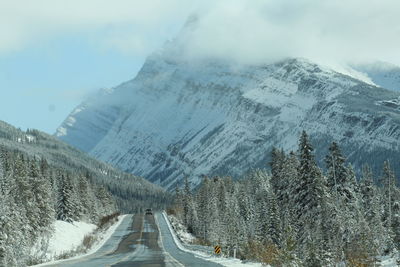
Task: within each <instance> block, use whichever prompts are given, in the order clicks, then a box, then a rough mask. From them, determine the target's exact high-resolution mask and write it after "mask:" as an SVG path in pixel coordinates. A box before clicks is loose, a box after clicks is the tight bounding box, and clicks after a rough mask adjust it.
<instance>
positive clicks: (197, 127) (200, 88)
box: [56, 51, 400, 188]
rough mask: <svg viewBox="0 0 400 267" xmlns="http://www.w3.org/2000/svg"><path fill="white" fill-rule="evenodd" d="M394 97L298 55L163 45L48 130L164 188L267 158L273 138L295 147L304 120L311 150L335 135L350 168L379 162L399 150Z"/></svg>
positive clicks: (399, 119)
mask: <svg viewBox="0 0 400 267" xmlns="http://www.w3.org/2000/svg"><path fill="white" fill-rule="evenodd" d="M166 55H168V56H166ZM175 58H176V57H175ZM399 97H400V93H398V92H395V91H390V90H386V89H383V88H381V87H378V86H373V85H371V84H367V83H365V82H362V81H361V80H357V79H354V78H352V77H350V76H346V75H343V74H340V73H338V72H335V71H334V70H331V69H328V68H324V67H321V66H319V65H317V64H314V63H312V62H309V61H307V60H305V59H286V60H283V61H280V62H277V63H274V64H267V65H258V66H240V67H238V66H236V65H233V64H228V63H226V62H225V63H223V62H220V61H210V60H204V61H197V62H190V63H189V62H187V61H184V60H179V59H172V58H171V56H170V54H169V53H166V51H163V52H160V53H157V54H153V55H152V56H150V57H149V58H148V59H147V60H146V62H145V64H144V66H143V67H142V69H141V70H140V72H139V73H138V75H137V76H136V77H135V78H134V79H133V80H131V81H128V82H126V83H123V84H121V85H120V86H117V87H115V88H113V89H112V90H108V91H102V92H100V93H99V94H98V95H97V96H96V97H92V98H91V99H88V100H87V101H85V102H84V103H82V104H81V105H79V106H78V107H77V108H76V109H75V110H74V111H73V112H72V113H71V114H70V116H69V117H68V118H67V119H66V120H65V121H64V123H63V124H62V125H61V126H60V127H59V129H58V130H57V133H56V135H57V136H58V137H59V138H60V139H62V140H64V141H66V142H67V143H69V144H72V145H74V146H76V147H78V148H80V149H82V150H84V151H87V152H89V153H90V154H91V155H93V156H95V157H96V158H98V159H100V160H104V161H106V162H109V163H111V164H113V165H115V166H117V167H119V168H121V169H123V170H126V171H129V172H131V173H134V174H135V175H139V176H143V177H145V178H147V179H149V180H150V181H152V182H155V183H158V184H161V185H162V186H164V187H166V188H172V187H174V185H175V183H177V182H178V181H180V180H181V179H183V177H184V176H189V177H190V178H191V181H192V182H193V184H197V183H198V182H199V181H200V177H201V176H202V175H217V174H220V175H232V176H238V175H242V174H244V173H245V172H247V171H248V170H249V169H252V168H256V167H265V166H266V164H267V162H268V158H269V152H270V150H271V148H272V146H277V147H282V148H284V149H286V150H296V149H297V140H298V137H299V134H300V132H301V131H302V130H303V129H304V130H306V131H307V132H308V133H309V134H310V135H311V138H312V141H313V143H314V145H315V147H316V153H317V154H320V155H323V154H325V153H326V152H327V146H328V145H329V143H330V142H331V141H333V140H336V141H338V142H339V143H340V145H341V147H342V148H343V150H344V151H345V153H346V154H347V155H348V157H349V161H350V162H352V163H353V164H354V165H355V167H356V169H357V168H360V167H361V166H360V165H361V164H363V163H370V164H371V165H373V167H375V169H376V170H378V169H380V168H381V165H382V162H383V159H386V158H389V159H391V160H393V161H394V160H396V161H397V160H398V159H399V158H400V157H399V151H400V142H399V137H400V100H399ZM319 158H322V157H319ZM393 165H396V166H397V164H393ZM396 171H397V173H399V171H400V170H399V169H398V170H396Z"/></svg>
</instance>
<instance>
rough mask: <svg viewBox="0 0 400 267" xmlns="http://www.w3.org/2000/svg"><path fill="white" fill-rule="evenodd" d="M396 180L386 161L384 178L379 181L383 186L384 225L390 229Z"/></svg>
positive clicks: (383, 172)
mask: <svg viewBox="0 0 400 267" xmlns="http://www.w3.org/2000/svg"><path fill="white" fill-rule="evenodd" d="M395 179H396V177H395V176H394V171H393V170H392V168H391V166H390V162H389V161H388V160H385V162H384V163H383V171H382V176H381V177H380V179H379V180H378V182H379V185H380V186H381V199H382V205H383V208H384V210H383V216H382V219H383V224H384V226H385V227H386V228H387V229H389V227H390V225H391V223H392V208H393V193H394V192H395Z"/></svg>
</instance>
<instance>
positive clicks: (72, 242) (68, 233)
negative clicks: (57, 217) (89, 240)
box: [47, 221, 96, 258]
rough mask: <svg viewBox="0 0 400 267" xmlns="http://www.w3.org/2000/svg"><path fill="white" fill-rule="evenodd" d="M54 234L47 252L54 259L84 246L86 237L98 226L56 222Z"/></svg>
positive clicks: (83, 223)
mask: <svg viewBox="0 0 400 267" xmlns="http://www.w3.org/2000/svg"><path fill="white" fill-rule="evenodd" d="M54 229H55V231H54V234H53V236H52V237H51V238H50V242H49V248H48V250H47V254H48V256H50V257H49V258H54V257H55V256H58V255H60V254H62V253H65V252H68V251H71V250H74V249H75V248H77V247H78V246H79V245H81V244H82V241H83V238H84V237H85V235H87V234H90V233H91V232H93V231H94V230H95V229H96V225H94V224H90V223H85V222H73V223H67V222H64V221H56V222H55V224H54Z"/></svg>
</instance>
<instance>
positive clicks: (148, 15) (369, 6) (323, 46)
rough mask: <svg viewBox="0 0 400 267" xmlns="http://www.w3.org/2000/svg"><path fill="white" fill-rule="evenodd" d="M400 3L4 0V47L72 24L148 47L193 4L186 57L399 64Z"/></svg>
mask: <svg viewBox="0 0 400 267" xmlns="http://www.w3.org/2000/svg"><path fill="white" fill-rule="evenodd" d="M398 10H400V1H398V0H370V1H365V0H347V1H324V0H296V1H293V0H218V1H215V0H203V1H200V0H191V1H187V0H148V1H147V0H146V1H145V0H141V1H139V0H137V1H135V0H116V1H109V0H85V1H80V0H68V1H54V0H36V1H22V0H3V1H1V3H0V54H2V53H7V52H10V51H15V50H19V49H22V48H24V47H27V46H29V45H31V44H33V43H36V42H40V41H41V40H43V39H46V38H53V37H55V36H59V35H60V34H64V33H71V32H72V33H74V32H79V33H82V32H83V33H87V34H88V36H96V37H95V38H96V40H95V41H94V43H97V44H98V45H99V47H102V48H104V47H106V48H107V49H118V50H119V51H123V52H125V53H137V54H148V53H151V52H152V51H154V50H155V49H157V48H158V47H160V46H161V45H162V43H163V42H164V41H166V40H167V39H170V38H172V37H173V36H174V35H175V34H176V31H177V30H176V29H178V28H179V27H180V25H181V24H183V22H184V21H185V20H186V18H187V17H188V16H189V15H190V14H192V13H194V12H196V13H197V14H198V16H199V20H198V22H197V25H196V27H194V28H193V29H191V31H187V32H183V33H181V36H180V37H179V39H180V42H181V43H182V44H184V45H183V47H184V54H185V55H186V57H187V58H189V59H193V58H204V57H218V58H223V59H229V60H234V61H238V62H241V63H261V62H269V61H274V60H277V59H280V58H282V57H305V58H309V59H311V60H315V61H319V62H322V63H323V62H339V63H341V62H345V61H365V60H375V59H380V60H384V61H389V62H393V63H395V64H400V53H399V52H398V47H400V17H399V16H398ZM93 33H97V34H93ZM98 33H101V34H98ZM99 35H100V36H99ZM161 40H163V41H161Z"/></svg>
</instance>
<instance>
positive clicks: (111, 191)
mask: <svg viewBox="0 0 400 267" xmlns="http://www.w3.org/2000/svg"><path fill="white" fill-rule="evenodd" d="M167 202H168V195H167V194H166V193H165V192H164V191H163V190H162V189H161V188H159V187H157V186H155V185H152V184H150V183H149V182H147V181H145V180H143V179H141V178H138V177H134V176H133V175H131V174H126V173H122V172H120V171H118V170H116V169H114V168H112V167H110V166H109V165H107V164H104V163H101V162H99V161H97V160H94V159H92V158H90V157H89V156H87V155H86V154H84V153H82V152H80V151H78V150H76V149H74V148H72V147H70V146H68V145H66V144H63V143H62V142H60V141H59V140H57V139H56V138H54V137H52V136H49V135H47V134H44V133H42V132H39V131H37V130H28V131H26V132H23V131H21V130H18V129H16V128H14V127H12V126H11V125H9V124H6V123H4V122H1V121H0V266H26V265H27V264H30V263H34V262H37V261H40V260H41V255H37V254H32V248H33V247H35V251H36V252H37V248H38V247H39V250H38V251H43V252H45V251H46V248H47V246H48V240H49V237H50V236H51V234H52V231H53V229H52V226H53V223H54V221H55V220H62V221H66V222H72V221H84V222H88V223H94V224H97V223H98V222H99V220H100V219H101V218H103V217H104V216H107V215H110V214H112V213H115V212H116V211H118V210H120V211H124V212H130V211H135V210H138V209H139V210H140V209H143V208H147V207H154V208H162V207H163V206H164V205H165V204H166V203H167Z"/></svg>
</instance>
